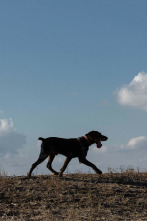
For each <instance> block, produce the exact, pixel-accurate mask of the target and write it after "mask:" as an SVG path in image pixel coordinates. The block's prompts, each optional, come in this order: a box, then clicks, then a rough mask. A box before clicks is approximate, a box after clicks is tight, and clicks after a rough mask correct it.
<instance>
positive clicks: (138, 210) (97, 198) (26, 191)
mask: <svg viewBox="0 0 147 221" xmlns="http://www.w3.org/2000/svg"><path fill="white" fill-rule="evenodd" d="M0 220H19V221H23V220H26V221H29V220H38V221H39V220H43V221H46V220H52V221H54V220H76V221H78V220H82V221H85V220H91V221H96V220H101V221H102V220H105V221H107V220H113V221H116V220H119V221H120V220H132V221H136V220H137V221H139V220H140V221H143V220H147V173H139V172H123V173H108V174H103V175H101V176H98V175H96V174H69V175H64V176H63V177H62V178H60V177H56V176H53V175H48V176H47V175H46V176H43V175H42V176H33V177H32V178H31V179H28V178H27V177H2V176H1V177H0Z"/></svg>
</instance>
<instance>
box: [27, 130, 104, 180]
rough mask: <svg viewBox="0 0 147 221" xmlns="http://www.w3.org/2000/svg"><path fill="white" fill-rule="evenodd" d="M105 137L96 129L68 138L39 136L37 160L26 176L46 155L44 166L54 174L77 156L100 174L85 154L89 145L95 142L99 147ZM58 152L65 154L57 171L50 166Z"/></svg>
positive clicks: (62, 170)
mask: <svg viewBox="0 0 147 221" xmlns="http://www.w3.org/2000/svg"><path fill="white" fill-rule="evenodd" d="M107 139H108V137H106V136H104V135H102V134H101V133H100V132H98V131H90V132H89V133H87V134H85V136H82V137H79V138H70V139H65V138H58V137H48V138H46V139H45V138H42V137H39V138H38V140H41V141H42V144H41V151H40V155H39V158H38V160H37V161H36V162H35V163H33V164H32V167H31V169H30V171H29V173H28V177H29V178H30V177H31V174H32V171H33V170H34V169H35V167H36V166H38V165H39V164H40V163H42V162H43V161H44V160H45V159H46V158H47V157H48V158H49V159H48V163H47V165H46V166H47V168H48V169H49V170H50V171H51V172H52V173H53V174H54V175H58V176H62V174H63V172H64V171H65V169H66V167H67V165H68V164H69V162H70V161H71V159H72V158H75V157H78V158H79V162H80V163H83V164H85V165H87V166H89V167H91V168H92V169H93V170H94V171H95V172H96V173H97V174H102V171H100V170H99V169H98V168H97V167H96V166H95V165H94V164H93V163H91V162H89V161H88V160H87V159H86V156H87V152H88V150H89V146H90V145H92V144H94V143H96V144H97V148H101V147H102V144H101V141H106V140H107ZM58 154H62V155H64V156H66V159H65V162H64V164H63V166H62V168H61V169H60V172H59V173H58V172H56V171H55V170H54V169H53V168H52V162H53V160H54V157H55V156H56V155H58Z"/></svg>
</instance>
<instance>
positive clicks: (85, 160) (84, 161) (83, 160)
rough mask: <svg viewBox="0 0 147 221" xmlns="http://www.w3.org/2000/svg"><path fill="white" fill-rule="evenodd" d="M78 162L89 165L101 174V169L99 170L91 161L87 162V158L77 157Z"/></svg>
mask: <svg viewBox="0 0 147 221" xmlns="http://www.w3.org/2000/svg"><path fill="white" fill-rule="evenodd" d="M79 161H80V163H83V164H85V165H87V166H89V167H91V168H92V169H93V170H94V171H95V172H96V173H97V174H102V171H101V170H99V169H98V168H97V167H96V166H95V165H94V164H93V163H91V162H89V161H88V160H87V159H85V158H82V159H79Z"/></svg>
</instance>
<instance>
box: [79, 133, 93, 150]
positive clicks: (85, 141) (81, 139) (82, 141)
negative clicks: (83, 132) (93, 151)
mask: <svg viewBox="0 0 147 221" xmlns="http://www.w3.org/2000/svg"><path fill="white" fill-rule="evenodd" d="M77 140H78V141H79V143H80V145H81V146H82V147H84V148H85V147H86V148H87V147H89V146H90V143H89V141H88V138H87V137H86V136H83V137H78V138H77Z"/></svg>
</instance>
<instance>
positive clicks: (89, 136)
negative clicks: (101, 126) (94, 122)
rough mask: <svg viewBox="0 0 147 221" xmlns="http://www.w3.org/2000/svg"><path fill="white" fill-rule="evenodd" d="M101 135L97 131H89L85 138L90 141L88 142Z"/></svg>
mask: <svg viewBox="0 0 147 221" xmlns="http://www.w3.org/2000/svg"><path fill="white" fill-rule="evenodd" d="M100 135H101V133H99V132H98V131H90V132H89V133H88V134H86V136H87V137H88V138H89V139H90V140H93V139H97V138H98V136H100Z"/></svg>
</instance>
